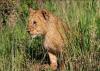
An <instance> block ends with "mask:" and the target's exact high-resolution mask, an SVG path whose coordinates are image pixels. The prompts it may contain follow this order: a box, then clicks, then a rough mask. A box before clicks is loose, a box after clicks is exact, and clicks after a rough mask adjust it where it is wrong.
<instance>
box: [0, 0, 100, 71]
mask: <svg viewBox="0 0 100 71" xmlns="http://www.w3.org/2000/svg"><path fill="white" fill-rule="evenodd" d="M19 3H20V4H19V5H18V6H17V5H14V6H15V7H16V9H15V10H16V13H17V14H16V15H17V21H16V25H15V27H9V26H8V22H7V21H8V20H7V18H9V15H8V16H7V15H4V16H1V17H0V18H3V19H5V17H7V18H6V19H5V20H6V22H5V23H3V24H6V25H3V27H2V30H0V71H37V69H38V68H36V67H39V66H40V65H39V63H40V62H41V60H42V59H43V56H44V55H43V53H44V54H45V50H44V49H43V45H42V42H43V37H37V38H36V39H31V37H30V36H29V35H28V33H27V32H26V29H27V22H28V9H29V8H28V5H30V6H31V7H32V8H33V9H37V8H38V5H37V3H36V2H35V1H33V0H28V1H27V0H21V1H20V2H19ZM10 4H11V3H10ZM0 8H2V7H0ZM43 8H45V9H47V10H49V11H51V12H52V13H53V14H54V15H56V16H58V17H60V18H61V19H62V20H63V21H64V22H65V23H67V24H68V26H69V27H70V30H71V34H70V39H69V44H68V46H67V47H65V50H64V53H65V62H66V71H100V1H99V0H82V1H81V0H62V1H60V0H57V1H56V0H46V1H45V3H44V4H43ZM1 12H4V11H0V13H1ZM5 14H6V13H5ZM0 24H1V23H0ZM36 65H37V66H36ZM35 66H36V67H35ZM46 71H51V70H50V69H48V70H46Z"/></svg>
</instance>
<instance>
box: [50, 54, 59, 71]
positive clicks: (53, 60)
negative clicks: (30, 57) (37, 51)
mask: <svg viewBox="0 0 100 71" xmlns="http://www.w3.org/2000/svg"><path fill="white" fill-rule="evenodd" d="M48 54H49V58H50V66H51V69H52V70H54V71H55V70H57V57H56V56H55V55H54V54H52V53H50V52H48Z"/></svg>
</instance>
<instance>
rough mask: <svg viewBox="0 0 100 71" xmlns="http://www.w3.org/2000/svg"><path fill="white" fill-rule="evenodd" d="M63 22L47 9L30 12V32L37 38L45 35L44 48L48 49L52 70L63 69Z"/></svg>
mask: <svg viewBox="0 0 100 71" xmlns="http://www.w3.org/2000/svg"><path fill="white" fill-rule="evenodd" d="M62 24H63V23H62V22H61V21H60V19H58V18H57V17H56V16H54V15H53V14H52V13H50V12H48V11H47V10H32V9H31V8H30V12H29V22H28V32H29V34H30V35H31V36H32V37H33V38H35V37H36V36H38V35H42V36H44V37H45V38H44V43H43V44H44V48H45V49H46V50H47V51H48V55H49V58H50V67H51V69H52V70H58V69H59V70H63V68H64V59H63V54H62V52H63V47H64V39H65V34H64V26H63V25H62Z"/></svg>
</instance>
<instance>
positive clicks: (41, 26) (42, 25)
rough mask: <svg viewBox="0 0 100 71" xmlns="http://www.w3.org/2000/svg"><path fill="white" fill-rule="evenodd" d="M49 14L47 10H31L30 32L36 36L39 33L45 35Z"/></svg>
mask: <svg viewBox="0 0 100 71" xmlns="http://www.w3.org/2000/svg"><path fill="white" fill-rule="evenodd" d="M48 20H49V14H48V12H47V11H46V10H33V9H31V8H30V10H29V20H28V32H29V34H30V35H31V36H32V37H33V38H34V37H36V36H38V35H45V34H46V32H47V22H48Z"/></svg>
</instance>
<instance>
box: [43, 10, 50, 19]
mask: <svg viewBox="0 0 100 71" xmlns="http://www.w3.org/2000/svg"><path fill="white" fill-rule="evenodd" d="M41 13H42V15H43V17H44V19H45V20H49V13H48V12H47V11H46V10H41Z"/></svg>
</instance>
